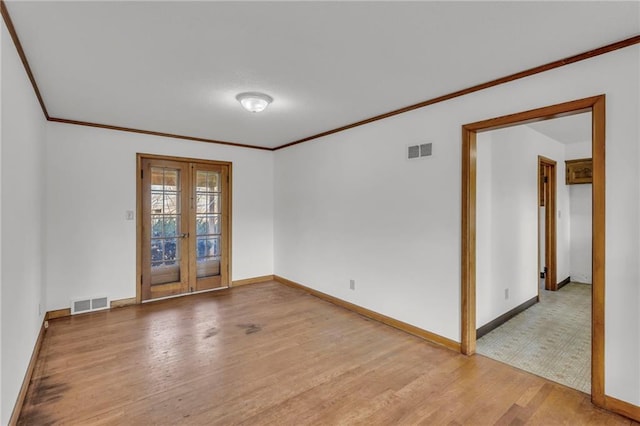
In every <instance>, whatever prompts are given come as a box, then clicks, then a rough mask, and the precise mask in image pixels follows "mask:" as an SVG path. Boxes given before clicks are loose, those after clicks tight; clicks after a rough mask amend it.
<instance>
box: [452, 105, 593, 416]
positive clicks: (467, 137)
mask: <svg viewBox="0 0 640 426" xmlns="http://www.w3.org/2000/svg"><path fill="white" fill-rule="evenodd" d="M582 112H591V128H592V148H591V149H592V157H593V185H592V191H593V197H592V216H593V222H592V227H593V229H592V235H593V236H592V251H593V259H592V273H593V285H592V290H591V292H592V315H591V401H592V402H593V403H594V404H595V405H597V406H599V407H605V394H604V343H605V340H604V337H605V336H604V331H605V328H604V320H605V317H604V309H605V305H604V302H605V201H606V200H605V95H599V96H593V97H589V98H584V99H578V100H575V101H571V102H565V103H561V104H557V105H552V106H547V107H543V108H537V109H533V110H529V111H524V112H520V113H516V114H511V115H506V116H502V117H497V118H492V119H489V120H483V121H478V122H475V123H470V124H466V125H463V126H462V220H461V224H462V245H461V249H462V253H461V342H460V348H461V352H462V353H463V354H466V355H472V354H474V353H475V349H476V156H477V149H476V135H477V133H478V132H483V131H488V130H496V129H500V128H504V127H510V126H514V125H519V124H529V123H533V122H536V121H542V120H547V119H551V118H557V117H563V116H568V115H574V114H578V113H582Z"/></svg>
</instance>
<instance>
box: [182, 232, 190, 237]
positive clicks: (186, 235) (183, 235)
mask: <svg viewBox="0 0 640 426" xmlns="http://www.w3.org/2000/svg"><path fill="white" fill-rule="evenodd" d="M188 236H189V233H188V232H187V233H186V234H180V238H187V237H188Z"/></svg>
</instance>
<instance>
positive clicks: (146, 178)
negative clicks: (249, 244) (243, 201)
mask: <svg viewBox="0 0 640 426" xmlns="http://www.w3.org/2000/svg"><path fill="white" fill-rule="evenodd" d="M139 167H140V179H141V186H140V188H141V190H140V191H139V194H140V195H139V196H140V197H141V200H140V202H139V205H140V208H141V217H140V220H139V223H140V226H141V233H140V238H141V244H140V245H139V248H140V251H141V256H140V257H141V265H140V272H141V280H140V282H141V292H140V293H141V300H151V299H157V298H161V297H167V296H174V295H180V294H185V293H192V292H197V291H204V290H211V289H216V288H222V287H228V286H229V254H230V253H229V247H230V238H229V218H230V215H229V212H230V185H229V174H230V170H229V169H230V164H228V163H215V162H204V161H202V162H199V161H197V160H187V159H185V160H181V159H176V158H163V157H158V156H142V155H140V156H139Z"/></svg>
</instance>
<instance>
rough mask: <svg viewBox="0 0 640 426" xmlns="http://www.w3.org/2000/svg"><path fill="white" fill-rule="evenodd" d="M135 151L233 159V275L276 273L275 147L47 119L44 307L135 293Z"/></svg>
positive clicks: (49, 307) (49, 308)
mask: <svg viewBox="0 0 640 426" xmlns="http://www.w3.org/2000/svg"><path fill="white" fill-rule="evenodd" d="M136 153H153V154H161V155H173V156H181V157H192V158H201V159H213V160H222V161H231V162H233V189H232V191H233V203H232V279H233V280H240V279H245V278H251V277H256V276H262V275H271V274H273V153H272V152H271V151H261V150H255V149H247V148H237V147H230V146H224V145H216V144H208V143H202V142H191V141H183V140H179V139H169V138H161V137H156V136H150V135H140V134H134V133H127V132H118V131H112V130H105V129H97V128H91V127H81V126H73V125H67V124H59V123H48V125H47V159H46V179H47V185H48V187H47V215H46V228H47V245H46V247H47V249H46V260H47V296H48V298H47V300H48V304H47V309H48V310H53V309H61V308H68V307H69V304H70V300H71V299H72V298H79V297H88V296H94V295H107V296H109V297H110V298H111V299H123V298H129V297H134V296H135V295H136V227H135V221H127V220H125V211H126V210H134V211H135V208H136Z"/></svg>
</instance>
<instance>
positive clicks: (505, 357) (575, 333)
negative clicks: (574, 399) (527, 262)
mask: <svg viewBox="0 0 640 426" xmlns="http://www.w3.org/2000/svg"><path fill="white" fill-rule="evenodd" d="M476 350H477V352H478V353H479V354H482V355H485V356H487V357H489V358H492V359H495V360H498V361H502V362H504V363H506V364H509V365H512V366H514V367H517V368H520V369H522V370H525V371H528V372H530V373H533V374H537V375H538V376H542V377H544V378H547V379H549V380H553V381H555V382H558V383H561V384H563V385H566V386H569V387H572V388H574V389H578V390H580V391H583V392H586V393H591V286H590V285H588V284H578V283H570V284H567V285H566V286H564V287H563V288H561V289H560V290H558V291H556V292H551V291H546V290H540V302H539V303H537V304H535V305H534V306H532V307H530V308H529V309H527V310H526V311H524V312H522V313H520V314H518V315H516V316H515V317H513V318H512V319H510V320H509V321H507V322H506V323H504V324H503V325H502V326H500V327H498V328H496V329H495V330H493V331H491V332H490V333H488V334H486V335H484V336H483V337H482V338H480V339H478V342H477V349H476Z"/></svg>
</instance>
